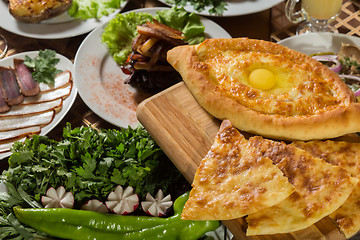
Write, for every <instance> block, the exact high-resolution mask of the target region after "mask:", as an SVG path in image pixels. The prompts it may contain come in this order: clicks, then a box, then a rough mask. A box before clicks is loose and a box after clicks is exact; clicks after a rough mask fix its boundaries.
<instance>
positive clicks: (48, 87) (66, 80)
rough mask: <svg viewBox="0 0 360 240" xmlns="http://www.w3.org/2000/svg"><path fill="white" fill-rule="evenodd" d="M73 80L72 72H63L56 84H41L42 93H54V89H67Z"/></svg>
mask: <svg viewBox="0 0 360 240" xmlns="http://www.w3.org/2000/svg"><path fill="white" fill-rule="evenodd" d="M71 78H72V76H71V72H70V71H64V72H61V73H59V74H58V75H56V77H55V83H54V84H47V83H40V84H39V87H40V91H41V92H47V91H52V90H54V89H58V88H62V87H65V86H67V85H68V84H70V83H71Z"/></svg>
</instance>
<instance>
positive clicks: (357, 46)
mask: <svg viewBox="0 0 360 240" xmlns="http://www.w3.org/2000/svg"><path fill="white" fill-rule="evenodd" d="M278 43H279V44H281V45H284V46H286V47H289V48H291V49H294V50H296V51H299V52H302V53H305V54H307V55H310V56H312V57H313V58H314V59H316V60H318V61H320V62H322V63H323V64H325V65H327V66H328V67H329V68H330V69H331V70H333V71H334V72H336V73H338V74H339V76H340V77H341V78H342V79H343V80H344V81H345V82H346V83H347V85H348V86H349V88H350V89H351V90H353V92H354V95H355V97H359V96H360V38H359V37H355V36H349V35H345V34H339V33H310V34H303V35H297V36H294V37H290V38H286V39H284V40H281V41H279V42H278Z"/></svg>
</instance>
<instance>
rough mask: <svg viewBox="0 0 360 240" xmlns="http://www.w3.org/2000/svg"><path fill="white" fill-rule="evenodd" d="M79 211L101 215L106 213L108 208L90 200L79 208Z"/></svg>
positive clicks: (99, 202)
mask: <svg viewBox="0 0 360 240" xmlns="http://www.w3.org/2000/svg"><path fill="white" fill-rule="evenodd" d="M81 210H87V211H93V212H101V213H107V212H108V208H107V207H106V206H105V204H104V203H103V202H101V201H100V200H97V199H91V200H89V201H87V202H86V203H85V204H84V205H82V206H81Z"/></svg>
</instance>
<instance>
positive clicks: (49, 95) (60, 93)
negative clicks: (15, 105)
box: [21, 84, 72, 105]
mask: <svg viewBox="0 0 360 240" xmlns="http://www.w3.org/2000/svg"><path fill="white" fill-rule="evenodd" d="M71 89H72V84H69V85H67V86H66V87H63V88H58V89H54V90H53V91H47V92H40V93H39V94H38V95H36V96H34V97H26V98H25V99H24V101H23V102H22V103H21V105H25V104H32V103H40V102H48V101H52V100H54V99H57V98H62V99H65V98H66V97H68V96H69V95H70V93H71Z"/></svg>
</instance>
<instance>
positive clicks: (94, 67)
mask: <svg viewBox="0 0 360 240" xmlns="http://www.w3.org/2000/svg"><path fill="white" fill-rule="evenodd" d="M165 9H169V8H145V9H139V10H135V12H147V13H150V14H153V15H155V14H156V12H157V11H161V10H165ZM201 21H202V23H203V25H204V26H205V35H206V37H208V38H230V37H231V36H230V35H229V34H228V33H227V32H226V31H225V30H224V29H223V28H221V27H220V26H219V25H217V24H216V23H215V22H213V21H211V20H208V19H206V18H201ZM105 26H106V23H105V24H103V25H102V26H99V27H98V28H96V29H94V30H93V31H92V32H91V33H90V34H89V35H88V36H87V37H86V38H85V40H84V41H83V43H82V44H81V46H80V47H79V50H78V51H77V53H76V56H75V63H74V68H75V74H74V80H75V85H76V87H77V89H78V92H79V95H80V97H81V98H82V99H83V100H84V102H85V103H86V105H87V106H88V107H89V108H90V109H91V110H92V111H93V112H95V113H96V114H97V115H98V116H100V117H101V118H103V119H104V120H106V121H108V122H110V123H111V124H113V125H115V126H118V127H128V126H132V127H135V126H136V125H137V124H138V120H137V118H136V108H137V106H138V105H139V103H140V102H141V101H142V100H144V99H146V98H148V97H149V96H150V95H149V94H145V93H144V92H141V91H140V90H138V89H136V88H133V87H131V86H130V85H129V84H125V83H124V79H125V74H124V73H123V72H122V70H121V69H120V66H119V65H118V64H117V63H116V62H115V61H114V60H113V58H112V56H111V55H110V54H109V52H108V50H107V48H106V46H105V44H103V43H102V42H101V35H102V33H103V31H104V28H105Z"/></svg>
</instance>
